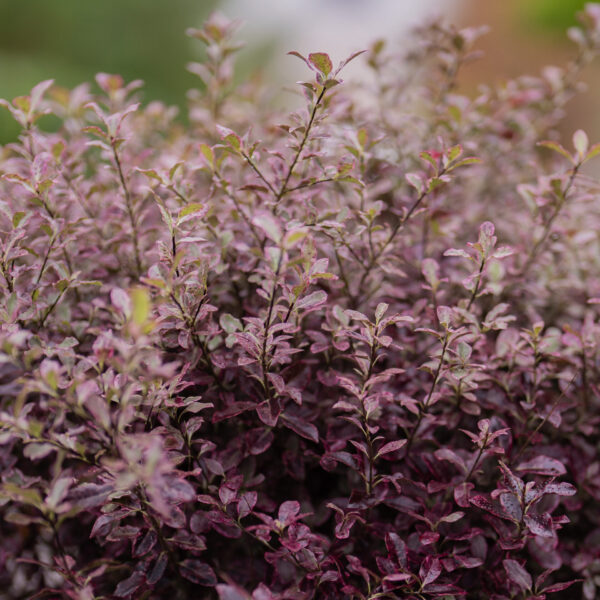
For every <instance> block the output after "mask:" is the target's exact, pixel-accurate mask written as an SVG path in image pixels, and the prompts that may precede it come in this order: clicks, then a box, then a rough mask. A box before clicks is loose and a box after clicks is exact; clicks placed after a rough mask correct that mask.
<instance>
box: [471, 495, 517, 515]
mask: <svg viewBox="0 0 600 600" xmlns="http://www.w3.org/2000/svg"><path fill="white" fill-rule="evenodd" d="M469 502H470V503H471V504H473V505H474V506H476V507H477V508H481V509H482V510H485V511H487V512H489V513H490V514H492V515H494V516H495V517H500V518H501V519H510V520H512V518H511V517H509V516H508V515H507V514H506V513H505V512H504V510H503V509H502V508H501V507H500V506H498V505H497V504H496V503H493V502H491V501H490V500H488V499H487V498H485V497H483V496H473V497H472V498H470V499H469Z"/></svg>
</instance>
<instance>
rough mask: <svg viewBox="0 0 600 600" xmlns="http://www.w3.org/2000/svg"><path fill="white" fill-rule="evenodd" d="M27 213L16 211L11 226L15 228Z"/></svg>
mask: <svg viewBox="0 0 600 600" xmlns="http://www.w3.org/2000/svg"><path fill="white" fill-rule="evenodd" d="M26 214H27V213H24V212H23V211H17V212H16V213H15V214H14V215H13V218H12V224H13V227H14V228H15V229H16V228H17V227H18V226H19V223H20V222H21V221H22V220H23V218H24V217H25V215H26Z"/></svg>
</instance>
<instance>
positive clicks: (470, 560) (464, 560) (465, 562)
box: [454, 554, 483, 569]
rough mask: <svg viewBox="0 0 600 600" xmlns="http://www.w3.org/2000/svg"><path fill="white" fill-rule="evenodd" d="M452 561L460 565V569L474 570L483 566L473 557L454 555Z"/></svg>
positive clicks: (481, 561) (480, 561)
mask: <svg viewBox="0 0 600 600" xmlns="http://www.w3.org/2000/svg"><path fill="white" fill-rule="evenodd" d="M454 559H455V560H456V562H458V563H459V564H460V566H461V567H463V568H465V569H475V568H476V567H480V566H481V565H482V564H483V560H482V559H481V558H476V557H475V556H464V555H462V554H455V555H454Z"/></svg>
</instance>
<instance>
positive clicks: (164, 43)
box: [0, 0, 600, 143]
mask: <svg viewBox="0 0 600 600" xmlns="http://www.w3.org/2000/svg"><path fill="white" fill-rule="evenodd" d="M583 4H584V0H526V1H523V0H501V1H500V0H496V1H491V0H420V1H419V2H409V1H408V0H101V1H99V0H96V1H94V0H58V1H51V0H0V8H1V11H0V97H1V98H6V99H12V98H13V97H15V96H17V95H22V94H26V93H28V92H29V90H30V89H31V87H32V86H33V85H35V84H36V83H38V82H39V81H41V80H43V79H49V78H54V79H55V80H56V83H57V84H59V85H61V86H64V87H73V86H75V85H77V84H79V83H82V82H84V81H93V77H94V75H95V74H96V73H98V72H101V71H103V72H108V73H119V74H121V75H123V76H124V77H125V78H126V79H127V80H131V79H142V80H144V82H145V88H144V90H145V91H144V98H145V100H146V101H150V100H155V99H159V100H163V101H164V102H166V103H168V104H177V105H179V106H181V107H183V106H184V105H185V92H186V90H188V89H190V88H191V87H198V80H197V79H196V78H195V77H194V76H193V75H192V74H190V73H188V72H187V71H186V69H185V65H186V63H187V62H189V61H191V60H199V59H201V52H202V49H201V44H200V43H199V42H197V41H194V40H191V39H189V38H187V37H186V36H185V35H184V31H185V29H186V28H187V27H198V26H200V24H201V23H202V21H203V20H204V19H205V18H206V17H207V16H208V15H209V14H210V12H211V11H213V10H214V9H219V10H221V11H223V12H224V13H225V14H226V15H227V16H229V17H230V18H236V19H240V20H241V21H243V22H244V23H245V25H244V27H243V28H242V30H241V31H240V34H239V37H240V38H241V39H244V40H246V41H247V47H246V49H245V50H244V51H243V52H242V53H241V54H240V59H241V60H240V64H239V73H238V76H239V77H243V73H244V72H245V71H247V70H249V69H252V68H254V67H261V68H263V70H264V71H265V73H266V76H267V77H269V78H271V79H272V80H273V81H274V84H276V85H279V86H284V85H288V84H290V83H292V82H293V81H295V79H297V72H296V71H295V69H296V68H297V67H298V65H297V64H296V62H297V61H294V60H293V59H290V58H289V57H286V56H285V52H287V51H288V50H291V49H295V50H299V51H301V52H310V51H315V50H322V51H327V52H329V53H330V54H331V55H332V57H333V58H334V59H341V58H343V57H344V56H345V55H346V54H348V53H349V52H350V51H354V50H357V49H362V48H364V47H366V46H368V44H369V42H371V41H373V40H374V39H376V38H379V37H386V38H389V39H390V40H391V41H394V42H397V43H400V44H401V43H403V42H404V41H405V40H407V39H408V36H407V32H408V30H409V29H410V28H411V27H412V26H413V25H414V24H416V23H418V22H419V21H421V20H422V19H423V18H424V17H426V16H427V15H429V14H432V13H438V14H441V15H443V16H444V17H445V18H446V19H447V20H449V21H452V22H454V23H456V24H458V25H480V24H488V25H490V26H491V31H490V33H489V34H488V35H486V36H485V37H484V38H483V39H482V40H481V42H480V47H481V48H482V49H483V50H484V51H485V53H486V56H485V58H484V60H483V61H480V62H479V64H477V63H475V64H474V65H472V66H469V67H467V68H466V70H465V73H464V74H463V83H464V85H465V86H466V87H467V89H468V88H469V86H471V87H473V86H475V85H476V82H493V81H501V80H503V79H506V78H509V77H514V76H516V75H519V74H524V73H537V72H539V70H540V68H541V67H543V66H544V65H546V64H552V63H556V64H562V63H564V62H565V60H567V58H568V57H569V52H570V50H571V47H570V44H569V42H568V41H567V39H566V36H565V30H566V29H567V28H568V27H569V26H571V25H572V24H573V23H574V22H575V19H574V15H575V13H576V11H577V10H578V9H580V8H581V7H582V6H583ZM292 63H293V64H292ZM300 66H301V65H300ZM347 76H348V75H347ZM352 76H358V77H360V70H357V71H354V72H353V73H352ZM585 79H586V80H587V81H588V83H590V90H589V92H588V93H587V94H585V95H584V96H583V97H582V98H580V99H578V100H577V101H576V102H575V103H574V104H573V105H572V106H571V107H570V112H569V118H568V120H567V122H566V123H565V126H564V127H565V131H572V130H573V129H575V128H577V127H585V128H586V129H587V130H588V131H589V132H590V134H591V135H592V136H593V137H595V138H597V139H600V117H599V116H598V114H597V113H598V111H597V109H596V106H597V102H598V100H599V99H600V70H599V68H598V66H597V65H596V66H595V67H592V68H591V72H589V73H586V74H585ZM17 133H18V129H17V127H16V125H15V124H14V123H13V122H12V121H11V118H10V116H9V115H8V113H7V112H6V111H4V110H2V111H0V143H6V142H7V141H10V140H12V139H14V138H15V136H16V135H17Z"/></svg>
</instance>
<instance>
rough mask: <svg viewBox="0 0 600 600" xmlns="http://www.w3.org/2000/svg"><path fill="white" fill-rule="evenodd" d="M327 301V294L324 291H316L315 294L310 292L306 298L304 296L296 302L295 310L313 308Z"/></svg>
mask: <svg viewBox="0 0 600 600" xmlns="http://www.w3.org/2000/svg"><path fill="white" fill-rule="evenodd" d="M326 300H327V292H325V291H324V290H317V291H316V292H312V294H308V296H304V297H303V298H300V300H298V301H297V302H296V308H297V309H305V308H314V307H315V306H318V305H319V304H323V303H324V302H325V301H326Z"/></svg>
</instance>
